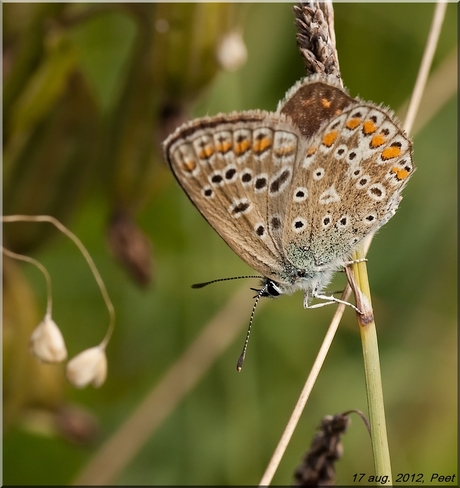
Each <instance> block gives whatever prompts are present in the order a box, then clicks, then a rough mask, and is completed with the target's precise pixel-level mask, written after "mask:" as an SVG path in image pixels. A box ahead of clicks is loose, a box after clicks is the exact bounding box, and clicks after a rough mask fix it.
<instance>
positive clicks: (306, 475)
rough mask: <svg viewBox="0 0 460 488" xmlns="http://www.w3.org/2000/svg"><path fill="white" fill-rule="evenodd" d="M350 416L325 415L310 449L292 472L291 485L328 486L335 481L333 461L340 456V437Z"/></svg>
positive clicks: (341, 449) (341, 448)
mask: <svg viewBox="0 0 460 488" xmlns="http://www.w3.org/2000/svg"><path fill="white" fill-rule="evenodd" d="M349 424H350V418H349V417H348V415H343V414H337V415H334V416H333V417H332V416H331V415H327V416H326V417H324V418H323V420H322V421H321V424H320V426H319V428H318V429H319V432H318V433H317V434H315V437H314V438H313V441H312V443H311V446H310V449H309V450H308V451H307V453H306V454H305V457H304V459H303V462H302V464H301V465H300V466H298V467H297V469H296V471H295V473H294V483H293V486H329V485H333V484H334V481H335V466H334V463H335V462H336V461H337V460H338V459H340V458H341V457H342V454H343V447H342V443H341V437H342V435H343V434H344V433H345V431H346V429H347V427H348V425H349Z"/></svg>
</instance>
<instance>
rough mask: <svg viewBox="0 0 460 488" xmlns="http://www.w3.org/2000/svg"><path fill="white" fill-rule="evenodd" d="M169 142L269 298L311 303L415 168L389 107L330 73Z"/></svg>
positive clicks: (187, 180) (182, 175) (169, 155)
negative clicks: (274, 104) (356, 94)
mask: <svg viewBox="0 0 460 488" xmlns="http://www.w3.org/2000/svg"><path fill="white" fill-rule="evenodd" d="M164 151H165V156H166V160H167V161H168V164H169V165H170V167H171V169H172V171H173V173H174V175H175V177H176V179H177V180H178V182H179V184H180V185H181V187H182V188H183V189H184V191H185V192H186V194H187V195H188V197H189V198H190V200H191V201H192V202H193V204H194V205H195V206H196V207H197V208H198V210H199V211H200V212H201V214H202V215H203V216H204V217H205V219H206V220H207V221H208V222H209V223H210V224H211V226H212V227H213V228H214V229H215V230H216V232H217V233H218V234H219V235H220V236H221V237H222V238H223V239H224V240H225V242H226V243H227V244H228V245H229V246H230V247H231V248H232V249H233V251H234V252H235V253H236V254H237V255H238V256H240V257H241V258H242V259H243V260H244V261H245V262H246V263H247V264H248V265H249V266H251V267H252V268H254V269H255V270H257V271H258V272H260V273H261V274H262V275H263V276H264V277H265V278H266V280H265V281H264V286H266V287H267V289H268V290H270V289H272V290H273V293H269V292H267V290H265V292H264V294H263V295H262V296H276V293H278V294H291V293H293V292H294V291H297V290H302V291H304V295H305V299H304V305H305V306H308V304H309V301H310V299H311V298H314V297H318V298H323V299H330V298H329V297H324V295H322V291H323V290H324V289H325V287H326V286H327V285H328V283H329V282H330V280H331V278H332V276H333V275H334V273H335V272H336V271H337V270H339V269H340V268H342V267H343V266H344V265H345V263H346V262H347V261H349V259H350V257H351V254H352V253H353V251H354V250H355V249H356V248H357V246H358V245H359V244H360V242H361V241H362V240H363V239H364V238H365V237H366V236H368V235H369V234H371V233H374V232H375V231H376V230H377V229H378V228H380V227H381V226H382V225H383V224H385V223H386V222H387V221H388V220H389V219H390V218H391V217H392V216H393V215H394V213H395V212H396V209H397V208H398V205H399V202H400V200H401V196H400V192H401V190H402V188H403V187H404V186H405V184H406V183H407V181H408V179H409V177H410V175H411V174H412V172H413V171H414V166H413V163H412V157H411V142H410V140H409V139H408V138H407V136H406V135H405V134H404V132H403V131H402V129H400V128H399V126H398V125H397V122H395V121H394V119H393V115H392V114H391V113H390V112H389V111H388V110H387V109H384V108H382V107H379V106H376V105H374V104H372V103H367V102H362V101H360V100H357V99H353V98H351V97H349V96H348V95H347V94H346V93H345V92H344V91H343V89H342V88H340V87H339V86H337V85H336V83H335V82H334V81H333V80H331V79H328V78H321V77H313V78H310V79H306V80H303V81H301V82H299V83H297V84H296V85H295V86H294V87H293V88H292V89H291V90H290V91H288V93H287V95H286V97H285V99H284V100H283V101H282V102H281V103H280V105H279V106H278V109H277V111H276V112H274V113H270V112H265V111H260V110H253V111H247V112H239V113H232V114H228V115H224V114H220V115H217V116H214V117H204V118H202V119H198V120H195V121H191V122H189V123H187V124H184V125H183V126H181V127H179V128H178V129H177V130H176V131H175V132H174V133H173V134H172V135H171V136H170V137H169V138H168V139H167V140H166V141H165V142H164Z"/></svg>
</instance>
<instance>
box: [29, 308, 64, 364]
mask: <svg viewBox="0 0 460 488" xmlns="http://www.w3.org/2000/svg"><path fill="white" fill-rule="evenodd" d="M29 348H30V351H31V353H32V354H34V355H35V356H37V358H39V359H40V360H41V361H44V362H45V363H60V362H61V361H64V360H65V359H66V358H67V349H66V347H65V342H64V338H63V337H62V334H61V331H60V330H59V327H58V326H57V325H56V323H55V322H54V320H53V319H52V318H51V315H48V314H47V315H45V318H44V319H43V320H42V322H41V323H40V324H39V325H38V326H37V328H36V329H35V330H34V331H33V332H32V335H31V336H30V343H29Z"/></svg>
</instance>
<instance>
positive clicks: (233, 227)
mask: <svg viewBox="0 0 460 488" xmlns="http://www.w3.org/2000/svg"><path fill="white" fill-rule="evenodd" d="M301 137H302V136H301V133H300V131H299V129H297V128H296V127H294V126H293V125H292V124H291V123H290V122H289V121H288V120H287V119H286V117H284V116H282V115H281V116H280V115H276V116H275V114H270V113H267V112H262V111H251V112H243V113H237V114H231V115H227V116H216V117H209V118H204V119H199V120H197V121H194V122H191V123H189V124H186V125H184V126H182V127H180V128H179V129H178V130H177V131H176V132H175V133H174V134H173V135H172V136H170V137H169V138H168V139H167V141H165V144H164V148H165V154H166V159H167V161H168V163H169V165H170V166H171V169H172V170H173V173H174V175H175V176H176V178H177V180H178V181H179V183H180V185H181V186H182V188H183V189H184V190H185V192H186V194H187V195H188V196H189V198H190V199H191V201H192V202H193V203H194V204H195V206H196V207H197V208H198V210H199V211H200V212H201V213H202V215H203V216H204V217H205V218H206V220H207V221H208V222H209V223H210V224H211V225H212V227H213V228H214V229H215V230H216V232H218V234H219V235H220V236H221V237H222V238H223V239H224V240H225V241H226V242H227V244H228V245H229V246H230V247H231V248H232V249H233V251H235V253H236V254H238V255H239V256H240V257H241V258H242V259H243V260H244V261H245V262H246V263H247V264H249V265H250V266H251V267H253V268H254V269H256V270H257V271H259V272H260V273H262V274H263V275H264V276H266V277H270V278H272V279H275V280H276V279H278V278H279V275H280V273H281V272H282V270H283V267H284V265H285V263H284V262H283V260H282V259H280V257H282V256H284V253H283V242H282V231H283V222H284V221H285V213H286V194H287V193H288V191H289V187H290V185H291V183H292V179H293V176H294V174H293V173H294V167H295V165H296V161H297V160H298V158H299V157H300V152H299V151H300V145H301Z"/></svg>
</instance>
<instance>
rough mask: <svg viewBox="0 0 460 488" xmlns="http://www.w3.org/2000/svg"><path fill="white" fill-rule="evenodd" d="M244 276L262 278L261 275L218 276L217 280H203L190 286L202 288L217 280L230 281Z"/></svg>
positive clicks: (244, 277)
mask: <svg viewBox="0 0 460 488" xmlns="http://www.w3.org/2000/svg"><path fill="white" fill-rule="evenodd" d="M246 278H259V279H260V278H262V276H249V275H248V276H234V277H233V278H219V279H218V280H212V281H205V282H204V283H195V284H194V285H192V288H203V287H204V286H208V285H210V284H212V283H217V282H218V281H230V280H242V279H246Z"/></svg>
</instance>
